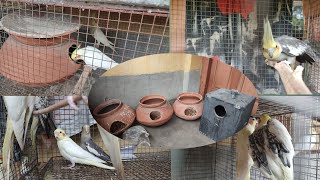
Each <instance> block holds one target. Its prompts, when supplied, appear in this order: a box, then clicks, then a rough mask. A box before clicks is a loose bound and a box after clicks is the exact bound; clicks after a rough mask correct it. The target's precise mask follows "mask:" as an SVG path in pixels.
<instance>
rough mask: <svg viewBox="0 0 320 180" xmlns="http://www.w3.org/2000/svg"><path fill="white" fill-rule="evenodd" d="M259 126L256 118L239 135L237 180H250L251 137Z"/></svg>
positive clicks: (251, 161)
mask: <svg viewBox="0 0 320 180" xmlns="http://www.w3.org/2000/svg"><path fill="white" fill-rule="evenodd" d="M256 124H257V120H256V119H255V118H250V119H249V122H248V124H247V125H246V126H245V127H244V128H243V129H242V130H241V131H239V133H238V134H237V146H236V150H237V163H236V169H237V171H236V177H237V180H250V169H251V166H252V165H253V160H252V158H251V156H250V155H249V136H250V135H251V134H252V133H253V132H254V130H255V127H256Z"/></svg>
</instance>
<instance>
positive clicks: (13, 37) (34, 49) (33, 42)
mask: <svg viewBox="0 0 320 180" xmlns="http://www.w3.org/2000/svg"><path fill="white" fill-rule="evenodd" d="M71 19H72V18H71V17H70V19H69V20H68V19H67V18H66V16H64V15H53V14H46V13H42V14H41V15H39V16H37V15H35V14H34V13H19V14H16V13H13V14H8V15H6V16H4V17H3V18H2V19H1V22H0V26H1V28H3V29H4V30H5V31H6V32H7V33H8V34H10V36H9V38H8V39H7V40H6V41H5V42H4V44H3V46H2V47H1V49H0V57H1V58H0V67H1V68H0V74H2V75H3V76H5V77H7V78H8V79H11V80H14V81H16V82H18V83H22V84H23V85H26V86H31V87H37V86H47V85H49V84H53V83H56V82H62V81H64V80H66V79H67V78H68V77H70V76H72V75H74V74H75V73H76V72H77V71H78V69H79V68H80V67H81V65H80V64H76V63H74V62H73V61H71V59H70V57H69V48H70V47H71V46H72V45H76V41H73V40H70V34H71V33H73V32H76V31H77V30H79V29H80V24H78V23H77V20H76V19H72V21H71V22H72V23H70V20H71ZM44 24H45V26H44ZM56 27H59V28H56Z"/></svg>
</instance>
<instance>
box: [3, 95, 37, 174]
mask: <svg viewBox="0 0 320 180" xmlns="http://www.w3.org/2000/svg"><path fill="white" fill-rule="evenodd" d="M3 100H4V104H5V106H6V110H7V124H6V126H7V127H6V134H5V138H4V141H3V148H2V158H3V168H4V171H5V172H6V176H7V177H9V173H10V162H9V161H10V157H11V156H12V154H13V141H14V136H15V137H16V139H17V142H18V144H19V147H20V149H21V150H23V149H24V145H25V140H26V137H27V128H28V125H29V120H30V118H31V115H32V112H33V108H34V104H35V96H3ZM13 134H14V136H13Z"/></svg>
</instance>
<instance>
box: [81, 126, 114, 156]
mask: <svg viewBox="0 0 320 180" xmlns="http://www.w3.org/2000/svg"><path fill="white" fill-rule="evenodd" d="M80 146H81V148H82V149H84V150H86V151H88V152H90V153H91V154H93V155H95V156H96V157H98V158H100V159H102V160H104V161H106V162H110V161H111V158H110V156H109V155H108V154H106V153H105V152H104V151H103V149H102V148H100V147H99V146H98V145H97V144H96V143H95V142H94V141H93V140H92V138H91V134H90V126H89V125H84V126H83V127H82V132H81V143H80Z"/></svg>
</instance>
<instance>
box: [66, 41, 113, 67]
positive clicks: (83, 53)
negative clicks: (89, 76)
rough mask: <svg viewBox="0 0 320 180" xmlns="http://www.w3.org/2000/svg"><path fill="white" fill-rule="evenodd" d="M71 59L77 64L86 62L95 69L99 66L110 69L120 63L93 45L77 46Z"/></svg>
mask: <svg viewBox="0 0 320 180" xmlns="http://www.w3.org/2000/svg"><path fill="white" fill-rule="evenodd" d="M71 60H72V61H74V62H75V63H77V64H83V63H84V64H85V65H87V66H90V67H92V69H93V70H96V69H97V68H101V69H104V70H108V69H111V68H113V67H115V66H117V65H118V63H117V62H115V61H114V60H112V59H111V58H109V57H108V56H107V55H105V54H104V53H103V52H101V51H100V50H99V49H97V48H95V47H92V46H87V47H84V48H81V49H78V48H76V49H75V50H74V51H73V52H72V54H71Z"/></svg>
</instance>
